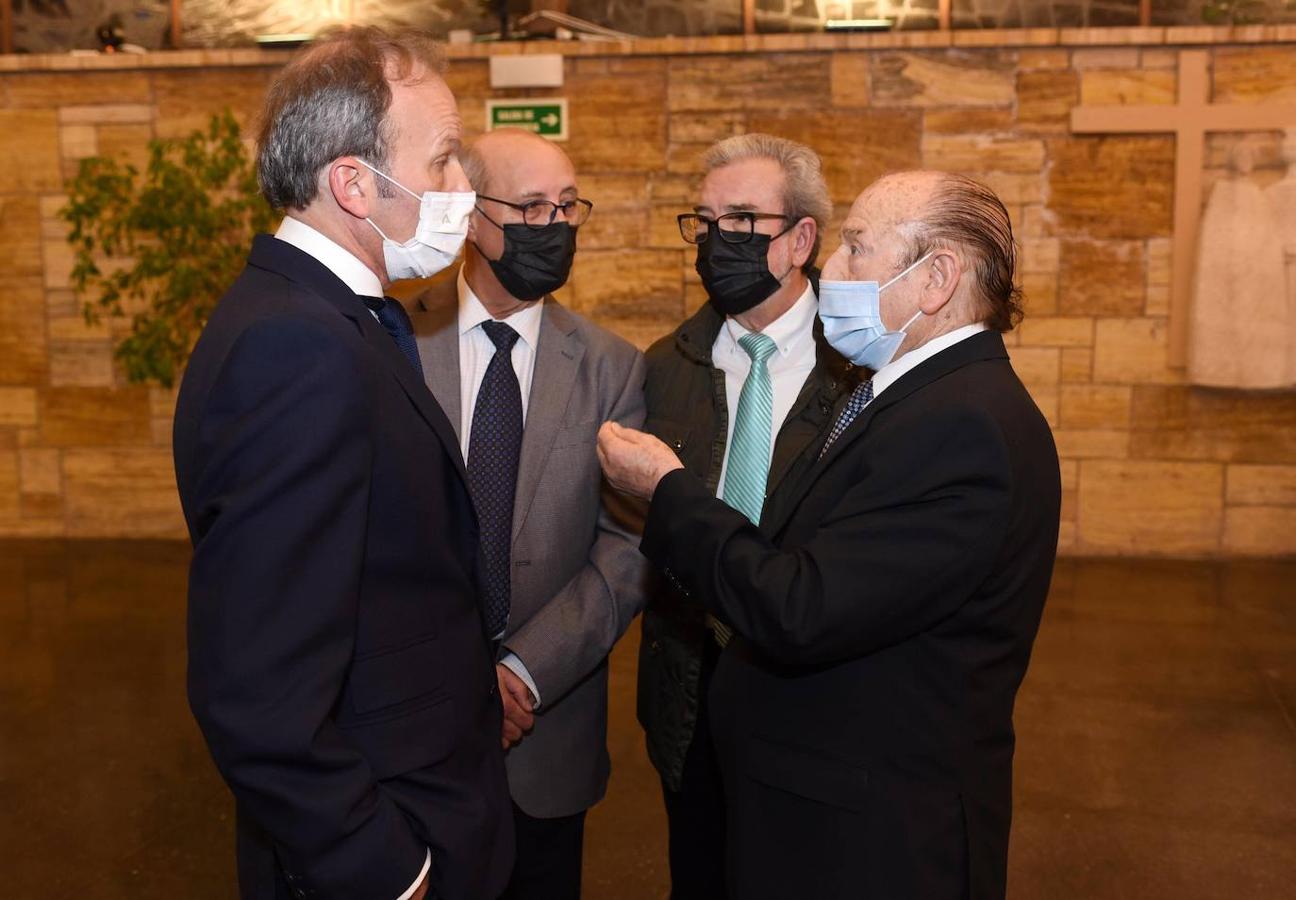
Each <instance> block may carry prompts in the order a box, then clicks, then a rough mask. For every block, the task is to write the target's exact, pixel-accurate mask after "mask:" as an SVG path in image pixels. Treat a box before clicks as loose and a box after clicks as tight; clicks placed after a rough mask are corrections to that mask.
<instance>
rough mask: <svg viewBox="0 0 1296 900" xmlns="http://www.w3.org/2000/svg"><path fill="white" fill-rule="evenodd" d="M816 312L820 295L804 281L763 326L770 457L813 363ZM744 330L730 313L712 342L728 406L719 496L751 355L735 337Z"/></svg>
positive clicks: (714, 359)
mask: <svg viewBox="0 0 1296 900" xmlns="http://www.w3.org/2000/svg"><path fill="white" fill-rule="evenodd" d="M818 311H819V299H818V298H817V297H815V293H814V289H813V288H811V287H810V286H809V285H807V286H806V289H805V293H804V294H802V295H801V296H800V298H798V299H797V302H796V303H794V304H792V306H791V308H790V309H788V311H787V312H785V313H783V315H781V316H779V317H778V318H777V319H775V320H774V321H773V322H771V323H770V324H769V325H767V326H766V327H765V330H764V332H763V334H764V335H765V336H766V337H768V338H769V339H770V340H772V341H773V342H774V346H775V348H776V349H775V352H774V353H773V354H771V355H770V357H769V359H768V360H767V361H766V363H765V368H766V370H767V371H768V372H769V376H770V386H771V387H772V388H773V389H774V410H773V415H771V416H770V444H769V445H770V458H771V459H773V455H774V440H775V438H777V437H778V433H779V429H780V428H782V427H783V420H784V419H786V418H787V416H788V413H789V412H791V410H792V406H793V404H795V403H796V398H797V397H798V396H800V394H801V388H802V387H804V386H805V381H806V378H807V377H808V376H809V375H810V372H811V371H812V370H813V369H814V366H815V342H814V322H815V314H816V313H817V312H818ZM747 333H748V332H747V329H746V328H744V327H742V326H741V325H739V324H738V322H737V321H736V320H734V319H733V318H732V317H730V318H726V319H725V323H724V325H722V326H721V327H720V333H719V334H718V335H716V339H715V343H714V344H712V345H711V360H712V363H713V364H714V365H715V367H716V368H717V369H719V370H720V371H722V372H724V376H725V402H726V405H727V406H728V407H729V431H728V434H727V435H726V436H725V452H724V460H723V461H722V462H721V464H720V480H719V481H718V482H716V496H717V497H723V496H724V483H725V474H726V473H727V471H728V468H729V448H730V447H732V446H733V432H734V422H735V421H736V420H737V418H738V399H739V398H740V397H741V396H742V388H743V382H745V381H746V380H747V373H748V372H750V371H751V357H750V356H748V355H747V351H746V350H744V349H743V348H742V347H741V346H740V345H739V343H738V341H739V340H740V339H741V338H743V337H745V336H746V335H747Z"/></svg>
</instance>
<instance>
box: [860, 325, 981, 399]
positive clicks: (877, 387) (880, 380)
mask: <svg viewBox="0 0 1296 900" xmlns="http://www.w3.org/2000/svg"><path fill="white" fill-rule="evenodd" d="M987 328H989V326H988V325H986V323H984V322H976V323H974V324H972V325H964V326H963V327H962V328H955V329H954V330H953V331H951V332H949V333H948V334H942V335H941V336H940V337H937V338H932V339H931V340H930V341H928V342H927V343H925V344H923V345H922V346H921V347H918V348H917V349H915V350H910V351H909V352H908V353H906V354H905V355H904V356H901V357H899V358H898V359H893V360H891V362H889V363H887V364H886V365H885V366H883V367H882V368H880V369H878V370H877V372H876V373H874V375H873V399H874V400H876V399H877V398H878V395H879V394H881V393H882V392H883V391H885V390H886V389H887V388H889V387H890V386H891V385H893V384H895V383H896V381H897V380H898V379H899V378H900V376H901V375H903V374H905V373H906V372H908V371H909V370H910V369H914V368H917V366H918V365H919V364H920V363H925V362H926V361H927V360H929V359H931V358H932V357H933V356H935V355H936V354H937V353H940V352H941V351H942V350H948V349H949V348H950V347H953V346H954V345H955V344H957V343H959V342H960V341H966V340H967V339H968V338H970V337H972V335H974V334H980V333H981V332H983V331H985V330H986V329H987Z"/></svg>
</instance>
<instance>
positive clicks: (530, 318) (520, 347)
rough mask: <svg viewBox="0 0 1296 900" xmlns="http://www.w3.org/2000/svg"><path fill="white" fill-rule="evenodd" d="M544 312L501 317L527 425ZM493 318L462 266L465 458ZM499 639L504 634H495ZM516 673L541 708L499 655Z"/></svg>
mask: <svg viewBox="0 0 1296 900" xmlns="http://www.w3.org/2000/svg"><path fill="white" fill-rule="evenodd" d="M543 315H544V303H543V302H541V303H532V304H531V305H530V306H527V307H524V308H523V309H520V310H518V311H517V312H515V313H513V315H511V316H509V317H508V318H507V319H503V320H501V321H503V322H505V323H506V324H507V325H508V326H509V327H510V328H512V329H513V330H514V331H516V332H517V333H518V339H517V341H516V342H514V344H513V353H512V355H511V357H510V359H511V361H512V363H513V372H514V374H516V375H517V380H518V388H519V389H520V390H521V391H522V425H523V427H524V428H525V426H526V414H527V406H528V405H529V401H530V399H531V378H532V376H533V375H534V374H535V360H536V347H537V346H538V345H539V342H540V319H541V317H542V316H543ZM493 318H494V316H492V315H491V314H490V313H489V312H487V311H486V307H484V306H482V302H481V301H480V300H478V299H477V295H476V294H474V293H473V291H472V288H470V287H469V286H468V281H467V279H465V278H464V273H463V269H462V268H461V269H460V270H459V446H460V448H461V449H462V450H463V458H464V460H465V461H466V460H467V459H468V442H469V440H470V439H471V437H472V420H473V411H474V410H475V409H476V408H477V394H478V392H479V391H480V390H481V385H482V381H483V380H484V379H485V378H486V367H487V366H489V365H490V361H491V358H492V357H493V356H494V355H495V344H494V343H493V342H492V341H491V339H490V338H489V337H487V336H486V330H485V329H484V328H482V327H481V326H482V323H483V322H489V321H491V320H492V319H493ZM494 637H495V638H496V639H498V638H500V637H502V635H498V634H497V635H494ZM500 663H501V664H502V665H505V666H507V667H508V668H509V669H510V670H511V671H512V672H513V674H514V675H516V676H517V677H518V678H521V679H522V682H523V683H524V684H525V685H526V686H527V689H528V690H529V691H531V697H532V699H534V700H535V704H534V706H533V709H539V708H540V689H539V688H538V687H536V683H535V680H534V679H533V678H532V677H531V673H530V672H528V671H527V667H526V666H525V665H523V663H522V660H521V659H519V658H518V656H517V654H516V653H506V654H504V656H503V657H502V658H501V659H500Z"/></svg>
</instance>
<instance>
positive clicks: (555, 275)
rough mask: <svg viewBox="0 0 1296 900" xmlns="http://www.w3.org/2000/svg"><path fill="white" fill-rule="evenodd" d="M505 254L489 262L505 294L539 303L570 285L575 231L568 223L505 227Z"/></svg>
mask: <svg viewBox="0 0 1296 900" xmlns="http://www.w3.org/2000/svg"><path fill="white" fill-rule="evenodd" d="M503 231H504V252H503V253H502V254H501V255H500V258H499V259H488V260H486V262H488V263H490V267H491V271H492V272H494V273H495V277H496V278H498V279H499V283H500V284H501V285H503V287H504V290H506V291H508V292H509V293H510V294H512V295H513V296H514V297H516V298H518V299H519V300H522V301H524V302H527V303H529V302H531V301H532V300H539V299H540V298H541V297H543V296H544V295H545V294H551V293H553V292H554V291H556V290H558V288H560V287H562V286H563V285H564V284H566V283H567V276H568V275H570V274H571V267H572V258H573V257H574V256H575V255H576V229H575V228H572V227H571V226H570V225H568V224H567V223H566V222H550V223H549V224H548V225H546V226H544V227H543V228H531V227H530V226H528V225H505V226H503Z"/></svg>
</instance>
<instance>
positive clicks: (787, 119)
mask: <svg viewBox="0 0 1296 900" xmlns="http://www.w3.org/2000/svg"><path fill="white" fill-rule="evenodd" d="M749 125H750V127H751V130H752V131H767V132H769V133H771V134H777V135H781V136H783V137H787V138H791V139H792V140H794V141H800V142H801V143H803V144H806V145H808V146H810V147H813V148H814V149H815V150H816V151H818V153H819V155H820V157H822V159H823V165H824V177H825V178H826V179H827V181H828V190H829V192H830V193H831V194H832V196H833V197H834V198H835V199H837V200H839V201H840V200H848V199H849V200H853V199H854V198H855V197H856V196H857V195H858V194H859V193H860V191H862V190H864V188H866V187H868V186H869V184H871V183H872V182H873V181H875V180H876V179H877V178H878V177H880V176H881V175H884V174H885V173H887V172H891V171H895V170H897V169H912V168H917V167H918V166H919V165H920V164H921V161H922V156H921V154H920V140H921V136H922V135H921V129H922V119H921V115H920V114H918V113H916V112H903V111H898V110H877V109H861V110H822V111H819V112H817V113H816V114H815V115H813V116H807V115H804V114H803V113H802V111H800V110H799V109H796V108H793V109H789V110H786V111H782V112H780V113H777V114H774V113H767V112H760V111H757V112H753V113H752V114H751V118H750V120H749Z"/></svg>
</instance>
